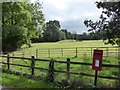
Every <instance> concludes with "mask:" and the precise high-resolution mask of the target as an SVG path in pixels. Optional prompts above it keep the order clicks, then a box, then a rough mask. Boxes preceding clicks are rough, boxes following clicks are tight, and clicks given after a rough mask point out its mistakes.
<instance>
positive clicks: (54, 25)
mask: <svg viewBox="0 0 120 90" xmlns="http://www.w3.org/2000/svg"><path fill="white" fill-rule="evenodd" d="M43 38H44V41H47V42H56V41H59V40H63V39H64V38H65V34H64V32H62V31H61V30H60V22H59V21H57V20H54V21H49V22H47V23H46V28H45V30H44V32H43Z"/></svg>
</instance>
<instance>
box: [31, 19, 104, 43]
mask: <svg viewBox="0 0 120 90" xmlns="http://www.w3.org/2000/svg"><path fill="white" fill-rule="evenodd" d="M39 30H40V29H39ZM41 34H42V35H40V36H39V38H31V40H32V42H33V43H37V42H57V41H60V40H66V39H67V40H76V41H82V40H100V39H102V34H101V33H100V32H99V31H96V32H90V33H83V34H77V33H72V32H69V31H68V30H67V29H61V25H60V22H59V21H57V20H53V21H52V20H51V21H49V22H46V24H45V25H44V30H43V32H42V33H41Z"/></svg>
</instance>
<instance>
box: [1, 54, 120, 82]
mask: <svg viewBox="0 0 120 90" xmlns="http://www.w3.org/2000/svg"><path fill="white" fill-rule="evenodd" d="M1 57H2V58H7V62H4V61H2V62H0V63H1V64H6V65H7V70H10V66H11V65H13V66H21V67H28V68H31V75H35V72H34V70H35V69H38V70H47V71H50V70H51V68H50V67H49V68H41V67H35V61H42V62H50V63H51V61H52V62H54V63H63V64H66V71H63V70H55V69H54V64H53V73H54V72H59V73H66V76H67V79H69V78H70V74H76V75H83V76H90V77H94V76H95V75H93V74H87V73H83V72H71V71H70V66H71V64H74V65H85V66H91V65H92V64H91V63H86V62H73V61H70V59H69V58H67V60H66V61H56V60H44V59H37V58H34V56H32V57H31V58H23V57H11V56H9V55H8V56H1ZM10 59H21V60H22V59H24V60H29V61H30V62H31V66H28V65H22V64H15V63H10ZM49 65H50V64H49ZM102 66H103V67H107V68H118V69H119V72H120V62H119V65H110V64H102ZM98 78H104V79H112V80H119V81H120V75H119V76H118V77H112V76H101V75H98Z"/></svg>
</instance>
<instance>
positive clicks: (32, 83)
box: [2, 73, 53, 88]
mask: <svg viewBox="0 0 120 90" xmlns="http://www.w3.org/2000/svg"><path fill="white" fill-rule="evenodd" d="M2 84H3V85H5V86H7V87H11V88H12V87H16V88H53V86H52V84H50V83H49V84H48V83H45V82H43V81H36V80H32V79H27V78H25V77H23V76H15V75H13V74H6V73H2Z"/></svg>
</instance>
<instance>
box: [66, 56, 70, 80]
mask: <svg viewBox="0 0 120 90" xmlns="http://www.w3.org/2000/svg"><path fill="white" fill-rule="evenodd" d="M67 79H68V80H69V79H70V58H67Z"/></svg>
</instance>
